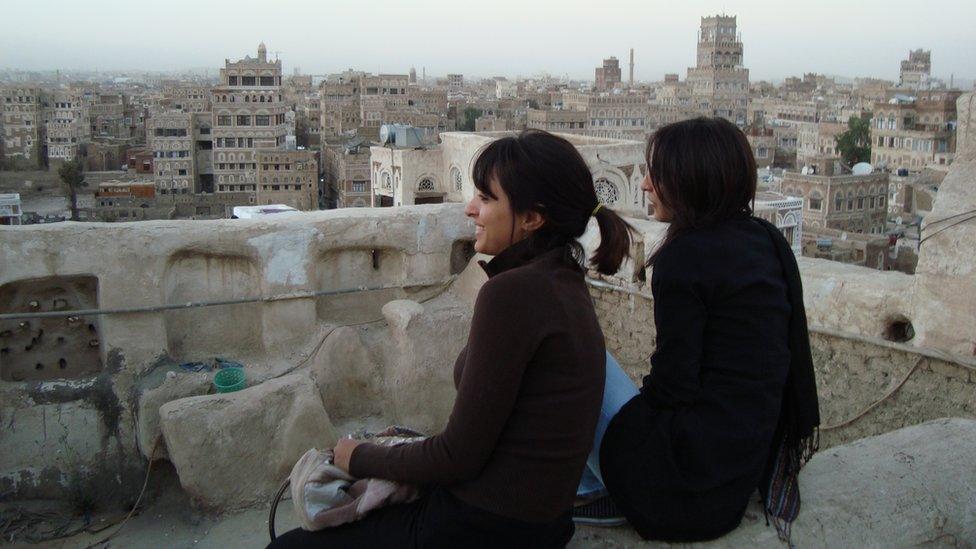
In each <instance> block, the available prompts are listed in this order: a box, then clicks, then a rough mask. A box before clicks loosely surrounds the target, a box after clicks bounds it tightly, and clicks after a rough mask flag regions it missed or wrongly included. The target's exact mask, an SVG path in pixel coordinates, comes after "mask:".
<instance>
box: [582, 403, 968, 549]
mask: <svg viewBox="0 0 976 549" xmlns="http://www.w3.org/2000/svg"><path fill="white" fill-rule="evenodd" d="M973 456H976V421H973V420H968V419H959V418H945V419H937V420H934V421H929V422H927V423H923V424H921V425H915V426H912V427H906V428H904V429H899V430H897V431H892V432H890V433H886V434H883V435H879V436H876V437H870V438H865V439H861V440H858V441H855V442H852V443H850V444H845V445H843V446H837V447H834V448H831V449H829V450H825V451H821V452H820V453H818V454H817V455H815V456H814V458H813V459H812V460H810V463H808V464H807V466H806V467H805V468H804V469H803V471H802V472H801V474H800V492H801V494H802V496H803V507H802V508H801V510H800V516H799V518H798V519H797V521H796V523H795V524H794V525H793V539H792V541H793V543H794V544H795V545H796V546H797V547H895V546H899V547H904V546H916V545H924V544H926V543H933V544H936V545H949V546H958V545H960V544H962V546H964V547H965V546H967V545H966V544H967V543H968V542H969V541H971V540H974V539H976V467H974V466H973ZM664 545H669V544H662V543H659V542H647V541H643V540H641V539H640V537H638V536H637V534H636V532H634V531H633V530H632V529H630V528H629V527H621V528H614V529H600V528H579V529H578V530H577V533H576V536H575V537H574V538H573V541H572V542H571V543H570V547H576V548H582V547H595V546H596V547H605V546H606V547H638V546H639V547H657V546H664ZM690 546H695V547H715V548H723V547H730V548H731V547H784V546H785V545H784V544H783V543H781V542H780V541H779V539H778V538H777V536H776V531H775V529H773V527H772V526H767V525H766V523H765V520H763V512H762V508H761V506H760V505H759V503H758V495H757V497H756V498H755V499H754V501H753V502H752V503H751V504H750V506H749V509H748V510H747V512H746V518H745V519H743V522H742V524H741V525H740V526H739V528H738V529H736V530H734V531H733V532H731V533H730V534H728V535H726V536H724V537H722V538H720V539H718V540H715V541H712V542H708V543H701V544H693V545H690Z"/></svg>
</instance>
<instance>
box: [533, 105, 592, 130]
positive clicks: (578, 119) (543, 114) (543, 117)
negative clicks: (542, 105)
mask: <svg viewBox="0 0 976 549" xmlns="http://www.w3.org/2000/svg"><path fill="white" fill-rule="evenodd" d="M588 119H589V116H588V115H587V113H586V111H577V110H572V109H564V110H558V111H544V110H541V109H529V110H528V113H527V116H526V127H527V128H529V129H535V130H545V131H547V132H559V133H583V132H584V131H586V126H587V124H586V123H587V120H588Z"/></svg>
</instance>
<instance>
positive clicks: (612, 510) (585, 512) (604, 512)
mask: <svg viewBox="0 0 976 549" xmlns="http://www.w3.org/2000/svg"><path fill="white" fill-rule="evenodd" d="M573 522H575V523H576V524H588V525H590V526H606V527H610V526H621V525H623V524H626V523H627V519H626V518H624V515H623V513H621V512H620V510H619V509H617V504H615V503H614V502H613V500H612V499H610V496H602V497H599V498H596V499H593V500H590V501H589V502H587V503H583V504H581V505H576V506H574V507H573Z"/></svg>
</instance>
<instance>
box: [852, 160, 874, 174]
mask: <svg viewBox="0 0 976 549" xmlns="http://www.w3.org/2000/svg"><path fill="white" fill-rule="evenodd" d="M851 173H852V174H854V175H871V174H872V173H874V166H872V165H871V164H868V163H867V162H858V163H857V164H854V166H853V167H852V168H851Z"/></svg>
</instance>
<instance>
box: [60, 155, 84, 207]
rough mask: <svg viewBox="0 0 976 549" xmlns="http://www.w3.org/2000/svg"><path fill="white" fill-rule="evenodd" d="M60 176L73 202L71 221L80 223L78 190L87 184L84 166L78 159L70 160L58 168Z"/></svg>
mask: <svg viewBox="0 0 976 549" xmlns="http://www.w3.org/2000/svg"><path fill="white" fill-rule="evenodd" d="M58 176H60V177H61V183H62V184H63V185H64V187H65V190H66V191H68V198H69V199H70V200H71V220H72V221H78V189H79V188H81V186H82V184H83V183H84V182H85V168H84V165H83V164H82V163H81V160H79V159H77V158H75V159H73V160H69V161H67V162H65V163H64V164H62V165H61V167H60V168H58Z"/></svg>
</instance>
